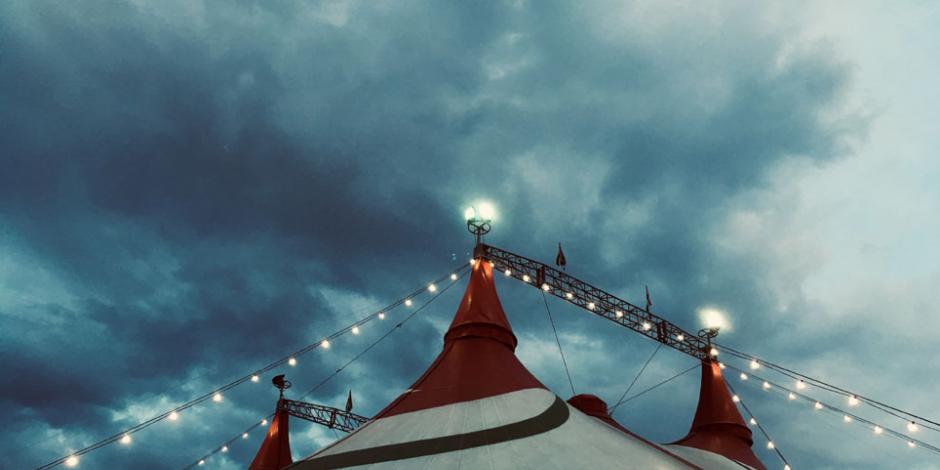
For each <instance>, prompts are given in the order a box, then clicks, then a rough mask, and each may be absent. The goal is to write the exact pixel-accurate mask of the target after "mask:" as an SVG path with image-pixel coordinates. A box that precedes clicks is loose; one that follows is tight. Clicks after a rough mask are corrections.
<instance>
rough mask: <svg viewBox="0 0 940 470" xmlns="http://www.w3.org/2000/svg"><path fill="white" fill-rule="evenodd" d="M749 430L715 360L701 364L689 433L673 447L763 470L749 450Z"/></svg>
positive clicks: (750, 443) (759, 462) (751, 440)
mask: <svg viewBox="0 0 940 470" xmlns="http://www.w3.org/2000/svg"><path fill="white" fill-rule="evenodd" d="M753 443H754V441H753V439H751V430H750V429H748V427H747V425H746V424H744V418H742V417H741V413H739V412H738V408H737V406H736V405H735V404H734V401H732V400H731V395H730V394H729V393H728V386H727V385H726V384H725V380H724V378H723V377H722V376H721V367H719V365H718V362H717V361H708V362H703V363H702V386H701V389H700V390H699V398H698V408H697V409H696V410H695V418H694V419H693V420H692V428H691V429H690V430H689V434H688V435H687V436H685V437H684V438H682V439H681V440H679V441H678V442H675V444H676V445H681V446H687V447H695V448H697V449H703V450H707V451H709V452H714V453H716V454H720V455H723V456H725V457H727V458H729V459H731V460H735V461H738V462H740V463H743V464H745V465H749V466H751V467H753V468H756V469H759V470H765V467H764V464H762V463H761V461H760V460H758V458H757V456H756V455H754V452H753V451H752V450H751V445H752V444H753Z"/></svg>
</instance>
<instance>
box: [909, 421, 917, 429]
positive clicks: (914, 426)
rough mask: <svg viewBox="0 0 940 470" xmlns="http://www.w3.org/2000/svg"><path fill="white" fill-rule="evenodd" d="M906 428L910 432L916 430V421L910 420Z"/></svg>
mask: <svg viewBox="0 0 940 470" xmlns="http://www.w3.org/2000/svg"><path fill="white" fill-rule="evenodd" d="M907 430H908V431H910V432H917V423H915V422H913V421H911V422H910V423H907Z"/></svg>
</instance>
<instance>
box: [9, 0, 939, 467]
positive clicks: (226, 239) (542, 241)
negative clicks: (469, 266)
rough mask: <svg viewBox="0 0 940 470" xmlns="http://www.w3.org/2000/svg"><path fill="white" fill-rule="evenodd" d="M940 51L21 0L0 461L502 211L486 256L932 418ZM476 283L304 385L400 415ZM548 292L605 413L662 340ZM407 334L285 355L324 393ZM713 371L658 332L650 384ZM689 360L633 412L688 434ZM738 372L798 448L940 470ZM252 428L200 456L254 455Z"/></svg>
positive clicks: (83, 430)
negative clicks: (600, 292) (399, 402)
mask: <svg viewBox="0 0 940 470" xmlns="http://www.w3.org/2000/svg"><path fill="white" fill-rule="evenodd" d="M938 42H940V7H938V6H937V4H936V3H932V2H917V1H911V2H907V3H904V4H893V5H890V7H889V6H888V5H886V4H879V3H864V2H853V3H852V4H851V7H850V8H849V7H846V6H844V5H843V6H840V5H838V4H837V2H821V3H814V2H781V3H771V2H759V3H756V2H741V3H725V2H653V1H650V2H601V1H598V2H581V4H580V5H579V6H578V7H573V6H572V5H570V4H568V3H565V2H558V3H554V2H535V1H525V0H517V1H509V2H492V3H491V2H473V4H472V5H471V3H470V2H449V3H445V2H428V3H422V2H329V1H323V2H302V1H297V2H293V1H284V2H260V1H255V2H253V1H247V0H245V1H237V2H231V1H192V0H179V1H177V0H172V1H171V0H167V1H159V2H148V1H144V0H137V1H104V0H102V1H87V2H80V4H79V3H74V2H70V3H61V2H51V1H50V2H46V1H36V0H8V1H5V2H2V3H0V366H2V370H3V373H2V374H0V387H2V394H0V413H2V415H3V416H4V417H5V419H4V423H5V426H4V427H3V430H2V431H0V432H2V433H3V437H4V439H2V440H0V452H2V454H3V455H4V456H5V460H4V463H3V464H2V466H3V467H4V468H30V467H35V466H38V465H41V464H43V463H46V462H47V461H51V460H53V459H55V458H58V457H60V456H62V455H65V454H66V453H68V452H70V451H71V450H75V449H79V448H82V447H84V446H86V445H88V444H90V443H92V442H94V441H96V440H98V439H100V438H103V437H106V436H109V435H111V434H113V433H115V432H118V431H120V430H121V429H124V428H126V427H128V426H130V425H133V424H135V423H137V422H139V421H141V420H143V419H146V418H148V417H150V416H152V415H154V414H157V413H160V412H163V411H165V410H167V409H170V408H172V407H173V406H175V405H176V404H178V403H181V402H184V401H187V400H189V399H191V398H194V397H195V396H198V395H200V394H201V393H204V392H205V391H207V390H211V389H212V388H213V387H215V386H218V385H221V384H224V383H226V382H228V381H230V380H232V379H234V378H237V377H239V376H241V375H244V374H246V373H249V372H251V371H252V370H254V369H255V368H257V367H260V366H262V365H264V364H266V363H268V362H270V361H272V360H274V359H277V358H280V357H282V356H283V355H285V354H287V353H290V352H291V351H293V350H296V349H298V348H300V347H302V346H303V345H305V344H307V343H310V342H312V341H315V340H316V339H317V338H320V337H322V336H324V335H326V334H329V333H331V332H333V331H334V330H336V329H338V328H340V327H341V326H343V325H345V324H348V323H349V322H351V321H352V320H353V319H355V318H359V317H360V316H363V315H365V314H367V313H368V312H370V311H371V310H373V309H377V308H379V307H380V306H381V305H384V304H387V303H389V302H391V301H393V300H394V299H396V298H398V297H399V296H401V295H402V294H404V293H406V292H409V291H411V290H413V289H414V288H416V287H419V286H421V285H423V284H425V283H427V282H428V281H429V280H431V279H433V278H436V277H438V276H440V275H442V274H447V273H449V272H450V271H451V270H452V269H454V268H455V267H456V266H458V265H459V264H460V263H463V262H464V261H465V260H466V254H467V252H468V251H469V250H470V248H471V245H472V240H471V238H470V237H469V235H468V234H467V233H466V232H465V228H464V227H463V226H462V221H461V213H462V209H463V208H464V207H465V206H466V205H467V204H469V203H472V202H474V201H477V200H480V199H488V200H491V201H493V202H494V203H495V204H496V206H497V207H498V211H499V213H498V217H497V220H496V221H495V224H494V225H495V228H494V230H493V232H492V234H491V235H490V237H489V238H488V241H489V242H490V243H492V244H495V245H497V246H501V247H504V248H506V249H509V250H511V251H514V252H517V253H520V254H524V255H526V256H529V257H533V258H537V259H541V260H546V261H548V260H551V259H552V258H553V257H554V254H555V253H554V249H555V244H556V243H557V242H559V241H560V242H562V243H563V244H564V247H565V251H566V253H567V256H568V262H569V272H570V273H572V274H574V275H576V276H579V277H581V278H583V279H585V280H587V281H589V282H592V283H594V284H596V285H598V286H601V287H604V288H606V289H608V290H609V291H611V292H614V293H616V294H618V295H621V296H623V297H625V298H627V299H632V300H634V301H635V302H637V303H640V302H642V292H643V286H644V285H649V286H650V289H651V291H652V292H653V299H654V303H655V308H656V309H657V310H658V311H659V312H660V313H661V314H662V315H664V316H665V317H667V318H669V319H671V320H673V321H674V322H676V323H678V324H679V325H681V326H683V327H685V328H686V329H689V330H697V329H698V328H700V327H701V326H702V325H701V323H700V319H699V316H698V314H697V313H696V312H697V311H698V310H700V309H701V308H703V307H714V308H719V309H721V310H723V311H725V312H727V316H728V318H729V321H730V325H729V327H728V328H726V329H725V331H724V332H723V334H722V336H721V340H722V341H723V342H725V343H727V344H729V345H733V346H735V347H737V348H739V349H742V350H744V351H748V352H751V353H753V354H756V355H759V356H761V357H766V358H768V359H769V360H773V361H775V362H777V363H781V364H783V365H786V366H789V367H791V368H794V369H797V370H800V371H803V372H806V373H809V374H811V375H814V376H818V377H821V378H824V379H826V380H829V381H831V382H833V383H836V384H839V385H842V386H844V387H847V388H850V389H852V390H855V391H857V392H859V393H862V394H865V395H868V396H871V397H874V398H877V399H881V400H883V401H886V402H889V403H891V404H894V405H896V406H899V407H901V408H904V409H908V410H911V411H914V412H918V413H920V414H923V415H927V416H928V417H931V418H933V419H937V418H938V415H940V412H938V409H940V408H938V406H937V402H936V390H937V389H938V388H940V364H938V363H937V362H936V357H938V355H940V345H938V342H937V341H936V337H935V334H936V332H937V331H940V316H938V313H937V312H938V306H940V290H938V289H937V288H936V286H937V285H938V283H940V247H938V246H937V240H938V239H940V216H938V215H937V214H940V185H938V184H937V181H940V161H938V159H937V158H936V155H937V154H938V151H940V137H938V134H937V132H936V129H937V123H938V122H940V91H938V87H937V86H936V83H937V82H940V60H938V56H937V54H936V44H938ZM497 287H498V288H499V290H500V292H501V294H502V298H503V303H504V306H505V307H506V310H507V312H508V314H509V316H510V320H511V322H512V323H513V325H514V328H515V329H516V333H517V335H518V336H519V338H520V347H519V351H518V354H519V355H520V357H522V358H523V360H524V362H525V363H526V364H527V365H528V366H529V367H530V369H531V370H532V371H533V372H534V373H535V375H536V376H538V377H539V378H540V379H542V380H543V382H544V383H546V385H548V386H549V387H551V388H552V389H553V390H554V391H555V392H556V393H558V394H559V395H561V396H563V397H567V396H568V395H570V390H569V388H568V385H567V379H565V375H564V370H563V368H562V367H561V365H560V361H559V359H558V352H557V349H556V348H555V345H554V338H553V336H552V335H551V329H550V327H549V326H548V323H547V320H546V316H545V311H544V307H543V306H542V305H541V298H540V296H539V295H538V293H537V292H535V291H534V290H532V289H529V288H526V287H525V286H521V285H515V284H513V283H512V282H511V281H500V283H499V284H498V286H497ZM461 291H462V285H458V286H456V287H455V288H454V289H452V290H450V291H448V292H446V293H445V294H444V295H442V296H441V297H440V298H439V299H438V300H437V301H436V302H434V303H433V304H431V306H430V307H428V309H426V310H425V311H423V312H422V313H421V314H419V315H418V316H416V317H415V319H414V320H413V321H411V322H409V323H408V324H406V325H405V327H403V328H402V329H401V330H400V331H398V332H396V333H394V334H393V335H392V336H390V337H389V339H387V340H386V341H384V342H382V343H381V344H380V345H379V346H378V347H376V348H375V349H374V350H372V351H371V352H370V353H369V354H367V355H365V356H363V358H362V359H361V360H359V361H357V362H356V363H355V364H354V365H353V366H351V367H350V368H349V369H347V370H345V371H344V372H343V373H342V374H340V375H339V376H338V377H337V378H336V379H334V380H332V381H331V382H330V383H329V384H328V385H327V386H325V387H324V388H322V389H320V390H319V391H318V392H317V393H316V394H315V396H314V397H313V398H312V399H313V400H316V401H318V402H323V403H327V404H333V405H337V406H340V405H342V403H343V402H344V399H345V394H346V391H347V390H348V389H350V388H352V389H353V393H354V394H355V397H356V411H359V412H361V413H363V414H371V413H374V412H375V411H377V410H379V409H381V408H382V407H383V406H384V405H385V404H386V403H387V402H388V401H389V400H390V399H391V398H393V397H394V396H396V395H397V394H398V393H400V392H401V391H402V390H404V389H405V388H407V387H408V386H409V385H410V384H411V382H412V381H413V380H414V379H415V378H417V377H418V375H420V373H421V372H423V371H424V369H425V367H426V366H427V365H428V364H429V363H430V362H431V360H432V359H433V357H434V356H435V355H436V354H437V353H438V352H439V350H440V346H441V339H440V336H441V334H442V332H443V330H444V329H445V328H446V325H447V323H448V321H449V319H450V317H451V315H452V314H453V311H454V309H455V307H456V304H457V301H458V300H459V296H460V294H461ZM550 305H551V306H552V309H553V313H554V314H555V316H556V321H557V322H558V323H559V329H560V333H561V342H562V345H563V346H564V347H565V352H566V354H567V356H568V361H569V365H570V366H571V373H572V378H573V381H574V384H575V388H576V389H577V391H578V392H591V393H596V394H598V395H600V396H601V397H603V398H605V399H607V400H608V401H611V400H614V399H616V397H618V396H619V395H620V394H621V393H622V392H623V390H624V388H625V387H626V385H627V384H629V382H630V381H631V380H632V379H633V377H634V375H635V374H636V371H637V370H638V369H639V367H640V366H641V365H642V363H643V362H644V361H645V360H646V358H647V357H648V355H649V354H650V352H651V351H652V350H653V349H654V348H655V344H652V343H651V342H649V341H647V340H644V339H643V338H641V337H639V336H638V335H635V334H632V333H631V332H629V331H626V330H623V329H618V328H616V327H614V326H612V325H611V324H610V323H609V322H605V321H603V320H599V319H596V318H592V317H590V316H589V315H588V314H585V313H583V312H579V311H577V310H575V309H573V308H570V307H567V306H565V305H564V304H563V303H561V302H559V301H554V302H552V303H551V304H550ZM396 315H402V313H396ZM388 326H389V324H379V323H373V324H370V325H369V326H368V327H367V328H364V331H363V334H362V335H360V336H359V337H355V338H352V337H349V338H342V339H338V340H337V341H335V342H334V346H333V347H332V348H331V349H330V350H329V351H328V352H323V351H315V352H312V353H309V354H307V355H304V356H302V357H300V358H299V364H298V365H297V367H294V368H290V370H285V371H283V372H286V373H287V374H288V376H289V378H290V379H291V380H293V381H294V383H295V387H296V389H297V390H306V389H308V388H310V387H311V386H312V385H313V384H315V383H317V382H318V381H320V380H321V379H322V378H323V377H325V376H327V375H328V374H329V373H330V372H332V371H334V370H335V369H336V368H337V367H338V366H339V365H341V364H342V363H343V362H345V361H346V360H348V359H349V358H351V357H352V356H354V355H355V354H356V353H358V352H359V351H360V350H361V349H362V348H364V347H365V346H366V345H367V344H368V343H369V342H370V341H371V340H374V339H375V338H377V337H378V336H380V335H381V334H382V333H384V331H385V328H387V327H388ZM692 364H694V361H693V360H692V359H691V358H687V357H684V356H682V355H681V354H679V353H677V352H674V351H662V352H660V353H659V354H658V355H657V356H656V358H655V359H654V360H653V362H652V364H651V365H650V367H649V369H648V371H647V372H646V373H645V374H644V375H643V376H642V377H641V378H640V380H639V382H638V384H637V389H642V388H644V387H646V386H649V385H652V384H654V383H656V382H657V381H658V380H661V379H663V378H666V377H669V376H671V375H673V374H675V373H676V372H678V371H681V370H682V369H684V368H686V367H688V366H690V365H692ZM768 375H769V374H768ZM770 377H773V376H772V375H771V376H770ZM267 379H268V377H265V379H264V380H263V381H262V384H258V385H252V384H246V385H243V386H241V387H239V388H237V389H235V390H232V391H231V392H229V393H228V394H226V399H225V401H224V402H223V403H221V404H214V403H213V404H205V405H202V406H199V407H197V408H194V409H192V410H188V411H187V412H186V413H185V414H184V415H183V416H182V417H181V419H180V421H178V422H177V423H174V424H171V423H159V424H157V425H154V426H152V427H150V428H148V429H147V430H145V431H142V432H141V433H138V434H136V435H135V436H134V442H133V444H132V445H131V446H120V445H113V446H110V447H106V448H103V449H101V450H99V451H96V452H94V453H92V454H88V455H86V456H84V457H83V458H82V463H81V466H82V467H83V468H128V467H130V466H134V467H136V468H176V467H180V466H183V465H186V464H188V463H190V462H192V461H194V460H195V459H197V458H198V457H199V456H201V455H203V454H205V453H206V452H208V451H210V450H212V449H213V448H214V447H216V446H218V445H219V443H221V442H222V441H224V440H226V439H228V438H229V437H231V436H232V435H234V434H236V433H238V432H240V430H241V429H244V428H245V427H247V426H248V425H249V424H251V423H252V422H254V421H255V420H256V419H260V417H262V416H264V415H266V414H268V413H270V412H271V410H272V407H273V405H274V399H275V398H276V392H275V391H274V390H273V389H272V388H270V387H269V386H268V385H266V383H267ZM697 380H698V379H697V377H696V374H687V375H685V376H683V377H681V378H679V379H677V380H675V381H673V382H671V383H670V384H669V385H667V386H664V387H662V388H660V389H658V391H657V392H656V393H650V394H648V395H645V396H643V397H642V398H639V399H637V400H634V401H631V402H629V403H628V404H626V405H624V406H622V407H621V408H620V409H619V410H618V411H617V415H616V417H617V418H618V419H619V420H620V421H621V422H623V423H624V424H625V425H627V426H628V427H630V428H632V429H634V430H636V431H638V432H639V433H641V434H642V435H644V436H647V437H649V438H651V439H654V440H658V441H660V442H668V441H671V440H675V439H678V438H680V437H682V436H683V435H684V433H685V432H686V431H687V429H688V424H689V422H690V420H691V416H692V413H693V411H694V406H695V400H696V399H697ZM731 380H732V385H734V386H735V387H736V389H737V390H738V392H739V393H740V394H741V396H742V398H743V399H744V400H745V401H746V402H748V403H749V404H750V406H751V408H752V409H753V410H754V411H755V414H756V415H757V416H758V419H760V420H762V421H763V423H764V425H765V426H766V428H767V430H768V432H770V434H771V435H772V436H773V439H774V441H775V442H776V444H777V445H778V447H779V448H780V449H781V450H782V451H783V452H784V454H785V455H786V456H787V457H788V458H789V459H790V461H791V462H792V463H793V466H794V468H817V469H826V468H832V469H836V468H855V469H875V468H917V469H940V456H938V455H936V454H932V453H930V452H928V451H926V450H923V449H913V450H910V449H908V448H907V447H906V446H905V445H904V443H903V442H901V441H898V440H895V439H890V438H887V437H885V436H882V437H875V436H872V434H871V432H870V431H869V430H867V429H865V428H864V427H862V426H858V425H854V426H852V425H845V424H843V423H841V420H840V419H839V417H838V416H831V415H821V414H819V413H815V414H814V413H813V412H812V410H810V409H807V407H806V406H805V404H796V403H787V402H786V400H785V399H783V398H781V397H779V396H770V395H769V394H766V393H763V392H761V391H760V389H759V388H758V387H754V386H753V381H751V382H752V383H740V382H739V381H737V380H736V379H731ZM810 392H812V393H815V394H816V395H818V396H819V397H820V398H825V399H831V400H832V401H835V402H836V403H840V402H839V401H838V400H839V399H838V398H832V397H828V396H826V395H825V394H823V393H819V392H815V391H812V390H811V391H810ZM859 413H863V414H866V415H870V416H871V417H873V418H874V417H877V418H878V419H880V420H882V421H884V424H886V425H888V426H891V427H894V428H897V429H903V427H904V426H903V425H904V423H903V422H901V421H900V420H897V419H895V418H887V417H885V416H884V415H878V414H875V413H869V412H868V411H866V410H864V409H862V410H860V411H859ZM918 437H920V438H923V439H925V440H928V441H930V442H934V443H937V442H940V435H938V434H936V433H933V432H931V431H928V430H925V429H924V430H921V431H920V432H919V434H918ZM260 438H261V433H260V432H256V433H254V434H252V435H251V436H249V439H247V440H244V441H240V442H238V443H237V444H236V445H234V446H233V447H232V449H231V451H230V452H229V453H228V454H226V455H224V456H222V455H219V456H216V457H214V458H213V459H211V460H210V461H209V462H208V464H209V465H211V466H212V467H214V468H243V467H245V466H246V465H247V463H248V462H249V461H250V459H251V456H252V455H253V454H254V452H255V450H256V449H257V446H258V444H259V442H260ZM292 438H293V445H294V455H295V457H300V456H302V455H305V454H307V453H309V452H311V451H313V450H315V449H317V448H318V447H319V446H321V445H323V444H324V443H328V442H330V440H332V439H334V438H335V436H334V434H333V433H331V432H330V431H328V430H324V429H322V428H317V427H315V426H313V425H307V424H305V423H301V422H296V423H294V425H293V429H292ZM764 445H765V441H763V440H762V439H761V438H757V439H756V443H755V448H756V449H758V454H759V455H760V456H761V458H762V459H764V461H765V462H766V463H767V464H768V466H769V467H770V468H781V467H782V464H780V463H779V461H778V460H777V459H776V457H775V456H774V455H773V454H772V453H769V452H768V451H766V449H765V448H764Z"/></svg>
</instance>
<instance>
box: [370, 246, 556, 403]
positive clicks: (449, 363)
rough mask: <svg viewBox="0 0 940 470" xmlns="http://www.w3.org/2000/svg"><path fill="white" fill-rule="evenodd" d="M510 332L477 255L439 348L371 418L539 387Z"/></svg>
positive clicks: (490, 275) (485, 264) (486, 265)
mask: <svg viewBox="0 0 940 470" xmlns="http://www.w3.org/2000/svg"><path fill="white" fill-rule="evenodd" d="M515 348H516V335H514V334H513V333H512V327H510V326H509V321H508V320H506V314H505V313H504V312H503V306H502V305H500V303H499V297H498V296H497V295H496V287H495V286H494V285H493V267H492V266H490V263H489V262H488V261H483V260H481V259H477V260H476V261H475V262H474V263H473V272H472V274H471V275H470V282H469V283H468V284H467V291H466V292H465V293H464V295H463V300H461V302H460V306H459V307H458V308H457V314H456V315H455V316H454V321H453V322H452V323H451V324H450V328H449V329H448V330H447V333H446V334H445V335H444V349H443V351H441V354H440V355H438V356H437V359H435V360H434V363H433V364H431V367H429V368H428V370H427V371H425V372H424V375H422V376H421V377H420V378H419V379H418V380H417V381H416V382H415V383H414V384H413V385H412V386H411V387H410V388H409V389H408V391H407V392H405V393H404V394H402V395H401V396H399V397H398V399H396V400H395V401H394V402H392V403H391V404H390V405H388V406H387V407H386V408H385V409H384V410H382V411H381V412H379V414H378V415H376V419H379V418H384V417H387V416H393V415H397V414H402V413H409V412H412V411H418V410H424V409H428V408H434V407H438V406H444V405H448V404H452V403H460V402H464V401H470V400H478V399H481V398H486V397H492V396H496V395H501V394H504V393H509V392H514V391H517V390H524V389H527V388H545V386H544V385H542V384H541V383H540V382H539V381H538V380H537V379H536V378H535V377H534V376H532V374H531V373H530V372H529V371H528V370H527V369H526V368H525V366H523V365H522V363H521V362H519V359H518V358H517V357H516V355H515V354H514V351H515Z"/></svg>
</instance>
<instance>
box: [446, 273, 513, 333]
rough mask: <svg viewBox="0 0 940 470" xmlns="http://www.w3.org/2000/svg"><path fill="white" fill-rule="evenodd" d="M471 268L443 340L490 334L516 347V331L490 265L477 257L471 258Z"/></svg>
mask: <svg viewBox="0 0 940 470" xmlns="http://www.w3.org/2000/svg"><path fill="white" fill-rule="evenodd" d="M472 270H473V271H472V273H471V274H470V282H469V283H468V284H467V290H466V292H464V294H463V300H461V301H460V306H459V307H458V308H457V314H456V315H454V321H453V322H451V324H450V328H449V329H448V330H447V333H446V334H445V335H444V343H445V344H446V343H448V342H451V341H456V340H458V339H461V338H490V339H494V340H496V341H499V342H500V343H502V344H505V345H506V346H508V347H509V348H510V349H511V350H513V351H515V349H516V344H517V340H516V335H515V334H513V332H512V327H511V326H509V320H507V319H506V313H505V312H503V306H502V304H500V302H499V296H497V295H496V286H495V285H494V283H493V267H492V266H491V265H490V263H489V262H488V261H485V260H483V259H482V258H478V259H476V260H474V263H473V268H472Z"/></svg>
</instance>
